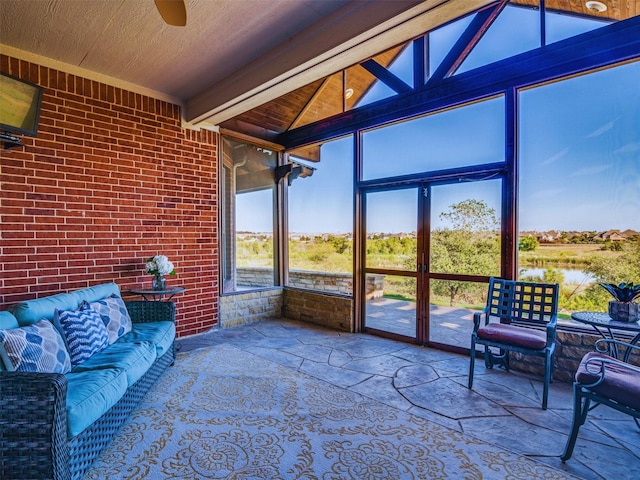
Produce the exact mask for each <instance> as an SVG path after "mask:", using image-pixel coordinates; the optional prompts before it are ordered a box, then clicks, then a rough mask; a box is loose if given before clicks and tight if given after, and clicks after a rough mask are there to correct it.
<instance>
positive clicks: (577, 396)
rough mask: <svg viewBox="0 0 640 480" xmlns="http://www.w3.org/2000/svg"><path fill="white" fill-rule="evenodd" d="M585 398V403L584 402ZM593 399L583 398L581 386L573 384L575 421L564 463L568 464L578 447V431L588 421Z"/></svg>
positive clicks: (564, 455)
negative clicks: (575, 448)
mask: <svg viewBox="0 0 640 480" xmlns="http://www.w3.org/2000/svg"><path fill="white" fill-rule="evenodd" d="M583 398H584V401H583ZM590 403H591V399H590V398H588V397H583V396H582V391H581V389H580V385H579V384H578V383H577V382H574V384H573V421H572V423H571V433H570V434H569V438H568V439H567V444H566V445H565V447H564V453H563V454H562V456H561V457H560V459H561V460H562V462H566V461H567V460H569V459H570V458H571V455H573V448H574V447H575V445H576V439H577V438H578V430H580V427H581V426H582V425H583V424H584V422H585V421H586V419H587V413H589V405H590Z"/></svg>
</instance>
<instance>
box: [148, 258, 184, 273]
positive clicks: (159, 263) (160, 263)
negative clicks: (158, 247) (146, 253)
mask: <svg viewBox="0 0 640 480" xmlns="http://www.w3.org/2000/svg"><path fill="white" fill-rule="evenodd" d="M145 268H146V271H147V273H149V274H151V275H175V274H176V271H175V270H174V268H173V263H171V262H170V261H169V259H168V258H167V257H166V256H165V255H156V256H155V257H151V258H147V264H146V267H145Z"/></svg>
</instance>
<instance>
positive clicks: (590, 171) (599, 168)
mask: <svg viewBox="0 0 640 480" xmlns="http://www.w3.org/2000/svg"><path fill="white" fill-rule="evenodd" d="M610 168H611V165H593V166H590V167H584V168H580V169H578V170H576V171H575V172H573V173H572V174H571V175H569V177H585V176H588V175H597V174H599V173H602V172H604V171H605V170H609V169H610Z"/></svg>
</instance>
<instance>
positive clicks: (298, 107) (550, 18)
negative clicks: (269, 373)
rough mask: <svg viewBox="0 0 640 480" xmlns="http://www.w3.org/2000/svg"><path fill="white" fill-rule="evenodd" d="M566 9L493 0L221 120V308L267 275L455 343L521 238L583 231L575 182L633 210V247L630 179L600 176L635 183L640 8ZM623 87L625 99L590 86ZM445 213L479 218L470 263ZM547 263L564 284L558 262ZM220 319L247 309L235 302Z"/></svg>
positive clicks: (373, 318)
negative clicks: (609, 173)
mask: <svg viewBox="0 0 640 480" xmlns="http://www.w3.org/2000/svg"><path fill="white" fill-rule="evenodd" d="M533 4H535V5H533ZM563 6H564V5H563V4H561V3H558V2H546V3H545V4H543V5H542V7H543V8H540V5H539V4H538V2H496V3H494V4H493V5H490V6H489V7H487V8H484V9H481V10H480V11H478V12H474V13H472V14H469V15H465V16H463V17H462V18H459V19H455V20H454V21H452V22H447V23H446V24H445V25H439V26H437V27H436V28H434V29H432V30H429V31H427V32H424V33H423V34H421V35H419V36H416V37H413V38H411V39H408V40H407V41H406V42H403V43H402V44H399V45H396V46H394V47H392V48H391V49H387V50H385V51H383V52H380V53H379V54H378V55H375V56H373V57H371V58H367V59H365V60H364V61H362V62H360V63H358V64H356V65H352V66H349V67H348V68H345V69H343V70H341V71H339V72H336V73H335V74H333V75H330V76H327V77H324V78H323V79H320V80H318V81H316V82H313V83H311V84H308V85H305V86H304V87H301V88H299V89H297V90H295V91H293V92H291V93H289V94H286V95H284V96H282V97H279V98H277V99H275V100H272V101H271V102H267V103H265V104H263V105H261V106H259V107H256V108H253V109H252V110H250V111H248V112H245V113H243V114H240V115H238V116H236V117H234V118H232V119H229V120H226V121H224V122H222V123H221V124H220V132H221V135H222V138H223V140H222V150H223V157H224V159H225V160H224V162H223V164H222V169H223V170H222V178H223V179H224V181H223V183H222V184H221V185H222V193H223V198H224V199H225V205H224V206H223V209H224V214H223V219H225V220H226V223H225V222H224V221H223V222H222V223H223V234H222V236H223V238H224V241H223V244H222V246H221V253H222V255H223V258H224V260H223V261H222V262H221V278H222V280H223V281H222V282H221V285H222V292H221V293H222V302H223V303H222V305H223V306H224V301H225V298H226V297H227V296H233V295H241V296H243V297H242V298H243V299H246V298H251V294H250V293H247V292H248V291H251V290H259V289H268V288H269V287H279V286H285V289H286V290H287V292H286V295H284V294H283V295H284V301H285V302H287V300H288V299H292V298H295V297H296V295H304V296H309V295H310V293H308V292H304V290H315V292H316V293H317V294H318V295H320V297H319V299H315V300H311V299H309V298H306V300H305V301H306V307H305V309H306V311H303V309H302V308H297V307H294V306H291V305H289V304H288V303H287V304H285V305H284V306H283V311H284V312H286V313H287V315H288V316H291V317H293V318H296V319H307V320H311V319H312V321H315V322H318V323H322V324H328V325H331V326H333V327H336V328H344V329H347V330H351V331H367V332H370V333H376V334H380V335H384V336H389V337H391V338H397V339H401V340H404V341H410V342H415V343H419V344H426V345H431V346H437V347H440V348H445V349H450V350H453V351H460V352H462V351H468V337H469V331H470V328H471V314H472V311H473V310H474V309H477V308H480V307H481V305H482V304H483V303H484V301H485V299H484V298H483V293H484V289H485V288H486V282H487V281H488V279H489V277H491V276H501V277H504V278H513V279H517V278H521V277H522V276H526V275H527V271H526V268H523V267H522V266H521V264H522V263H523V259H524V257H523V256H524V255H525V253H524V251H526V249H523V248H522V247H520V244H521V242H522V241H523V240H524V239H526V238H528V237H529V238H530V237H535V238H541V237H542V236H543V235H544V234H545V233H546V232H549V231H552V230H555V231H556V232H560V231H562V230H567V231H568V230H578V228H577V227H573V226H570V225H569V224H570V223H571V222H569V218H571V217H572V216H575V215H576V213H575V212H577V211H580V209H583V208H584V209H586V208H589V207H587V206H585V205H584V203H583V202H584V194H583V193H581V192H584V191H586V190H592V191H595V190H597V191H598V192H599V195H601V196H602V197H603V198H608V199H609V201H611V202H614V203H616V205H617V206H616V207H613V203H610V204H609V208H616V209H622V210H623V211H624V212H625V213H622V216H626V217H627V218H626V220H623V221H622V222H621V223H620V225H624V227H622V230H625V228H626V234H625V235H624V236H625V239H627V238H628V239H629V241H628V242H626V244H627V248H628V249H629V252H632V251H635V250H633V246H632V245H633V238H635V237H634V236H635V235H637V229H638V225H637V223H638V222H637V220H634V219H633V218H634V216H635V214H634V211H636V210H637V208H638V198H637V196H636V195H635V194H632V197H633V198H630V199H629V200H630V201H629V203H628V204H627V205H626V206H622V205H620V203H619V201H618V200H615V199H616V197H618V198H619V193H616V192H617V191H618V189H619V188H620V185H619V184H616V182H614V181H610V180H609V179H608V177H606V178H603V177H602V176H599V175H598V174H596V171H606V170H609V169H611V170H614V169H615V170H618V172H619V175H621V176H624V177H626V180H623V181H622V182H623V184H624V185H625V186H624V187H623V188H625V189H626V190H625V191H627V192H629V191H635V190H637V188H636V187H637V185H638V177H637V161H638V152H637V151H636V150H635V147H633V145H636V144H637V135H636V134H635V133H633V132H634V131H635V130H636V129H637V119H635V117H634V115H633V114H632V113H631V111H629V115H627V114H625V113H623V111H624V110H625V107H622V109H621V105H622V104H624V103H625V101H626V99H628V92H629V91H630V90H631V89H633V87H632V83H633V80H632V79H633V78H634V77H635V76H636V75H637V72H638V62H637V58H638V54H637V45H635V44H636V43H637V39H633V37H634V36H635V35H634V34H633V33H631V31H632V28H633V27H631V28H630V29H629V30H626V28H625V27H624V25H629V26H631V25H632V24H634V22H635V21H636V20H637V18H632V17H634V15H631V16H628V14H629V13H630V12H627V14H626V16H625V18H618V19H614V18H611V17H609V18H604V17H605V16H606V15H607V13H606V12H607V11H608V10H605V11H604V12H596V11H594V10H589V9H587V7H586V6H584V5H581V4H580V5H578V6H579V7H580V8H579V9H576V6H575V5H573V6H572V9H569V10H568V9H567V8H566V6H565V8H564V9H563V8H561V7H563ZM578 10H579V11H578ZM609 15H613V12H610V13H609ZM617 20H628V21H626V22H625V21H617ZM618 28H621V29H622V30H617V29H618ZM516 30H517V31H516ZM625 30H626V31H627V32H629V34H630V36H629V37H628V38H629V40H630V43H629V44H628V49H627V47H626V46H624V44H625V43H626V41H625V40H623V37H625V36H626V35H627V34H626V33H624V31H625ZM607 31H609V32H610V34H611V37H610V38H611V41H608V40H607V39H606V38H607V34H606V32H607ZM524 32H527V33H524ZM515 38H519V39H520V38H526V39H523V40H522V41H520V40H519V41H514V39H515ZM614 38H615V40H614ZM632 44H634V45H632ZM623 50H626V52H623ZM569 52H571V53H569ZM558 58H564V59H565V60H564V61H563V62H558V61H557V59H558ZM625 79H626V80H625ZM627 82H630V83H627ZM614 85H615V86H614ZM617 89H619V90H618V91H619V92H620V97H619V98H617V99H613V98H611V99H610V100H605V99H604V98H602V100H600V99H599V98H598V97H599V96H600V95H595V96H594V95H593V92H594V91H599V92H603V91H607V92H611V91H614V90H617ZM602 97H604V95H603V96H602ZM623 99H625V100H623ZM601 102H603V103H601ZM605 103H606V104H607V106H606V107H604V109H601V107H598V106H597V105H598V104H600V105H602V106H604V104H605ZM596 112H599V113H596ZM605 112H608V113H605ZM603 115H604V116H609V115H611V116H609V119H608V120H606V119H605V118H606V117H603ZM585 116H586V117H590V118H591V119H592V122H593V123H591V124H590V125H589V121H585V118H586V117H585ZM569 125H576V130H575V131H570V130H573V129H572V128H569V127H568V126H569ZM614 125H615V127H614ZM605 131H609V132H610V133H613V131H616V132H617V133H616V134H615V138H613V136H612V137H610V139H609V140H610V142H609V143H608V144H607V147H606V149H600V148H598V147H596V146H595V144H596V143H597V142H595V141H590V140H589V139H595V138H596V137H599V136H601V135H602V134H604V132H605ZM234 136H235V137H234ZM257 138H262V140H266V141H268V142H270V143H264V142H262V143H260V142H257V141H256V139H257ZM242 139H244V144H245V147H246V148H248V149H250V150H253V152H252V153H253V155H254V157H255V158H254V159H253V160H251V159H250V158H249V156H248V155H247V152H246V151H244V150H243V149H239V148H238V147H239V146H238V141H241V142H242ZM251 139H253V141H251ZM541 139H544V140H543V141H542V140H541ZM585 139H586V140H585ZM588 144H590V145H591V147H588V146H587V145H588ZM265 145H266V147H265ZM590 148H591V149H592V150H591V151H588V149H590ZM273 151H282V152H283V154H282V155H281V156H280V160H279V163H278V160H276V159H275V158H273V157H272V154H273ZM225 152H226V153H225ZM234 152H237V154H236V153H234ZM234 155H235V156H234ZM283 166H285V167H286V166H289V170H288V171H287V170H286V169H284V170H283ZM300 166H302V167H303V168H305V169H306V171H305V172H306V173H305V175H298V174H297V172H298V171H299V170H300ZM622 171H626V172H629V173H630V175H629V176H626V174H622V173H621V172H622ZM289 172H291V173H289ZM583 172H584V173H583ZM575 176H584V177H586V176H592V179H591V180H588V179H586V178H584V179H582V178H581V179H579V180H578V181H574V180H572V178H574V177H575ZM249 178H252V179H253V181H250V180H249ZM274 178H275V179H276V182H275V183H274V182H273V179H274ZM572 183H573V187H568V185H569V184H572ZM234 184H235V188H234ZM627 187H628V189H627ZM634 189H635V190H634ZM560 192H562V193H560ZM473 208H475V210H472V209H473ZM464 209H466V210H464ZM234 212H235V213H234ZM456 212H457V213H456ZM252 216H255V217H258V218H260V219H261V221H260V222H256V223H254V224H253V225H252V224H251V222H250V221H249V219H250V218H251V217H252ZM463 217H464V218H466V219H467V220H468V222H467V223H466V225H465V221H464V218H463ZM551 217H556V218H557V222H556V221H555V220H551ZM233 219H235V221H237V222H238V224H237V225H236V224H235V223H234V220H233ZM472 219H475V220H476V221H477V222H479V223H478V225H471V222H472ZM447 221H449V222H453V225H454V227H453V230H455V229H456V228H458V227H456V226H455V225H458V226H460V225H463V226H465V228H462V229H461V230H462V231H465V232H472V231H475V230H476V229H479V230H478V231H476V234H479V236H478V240H477V242H476V243H475V245H474V246H470V245H468V247H469V248H471V249H472V250H473V252H474V255H475V261H467V262H465V261H464V260H462V259H461V257H453V253H452V251H451V250H453V249H454V245H453V243H452V242H453V240H452V239H451V238H450V237H449V238H447V233H446V232H447V230H449V229H451V225H452V223H449V226H447ZM455 222H457V224H456V223H455ZM483 222H488V223H485V224H483ZM554 222H556V223H555V224H554V226H552V225H551V224H552V223H554ZM583 224H584V228H581V230H595V229H596V227H594V226H589V227H587V226H586V223H583ZM482 225H484V226H482ZM534 225H535V227H534ZM610 228H615V227H613V226H612V227H610ZM607 229H609V228H607ZM449 233H450V232H449ZM594 233H595V232H594ZM558 234H559V233H558ZM234 237H235V241H233V238H234ZM489 244H491V245H492V247H488V250H490V251H491V253H488V250H487V249H485V247H487V245H489ZM318 245H324V246H325V247H326V248H325V250H324V251H322V250H321V249H320V248H319V247H318ZM519 247H520V248H519ZM394 248H395V250H394ZM385 249H386V250H385ZM448 249H449V250H448ZM381 250H384V251H385V252H386V255H382V254H381ZM523 250H524V251H523ZM394 254H395V255H394ZM628 255H629V256H631V255H634V254H632V253H629V254H628ZM622 258H627V257H622ZM621 261H625V260H622V259H621ZM538 270H544V269H538ZM314 272H315V274H314ZM537 274H538V275H539V277H537V278H540V279H542V277H543V274H544V276H545V277H546V279H547V280H553V279H554V277H553V275H554V271H553V269H547V271H546V272H542V273H541V272H537ZM570 274H571V272H569V275H570ZM625 274H627V275H631V276H632V277H633V276H634V275H637V272H635V271H634V270H632V269H629V270H627V272H625ZM560 275H562V273H560ZM344 277H346V278H347V280H346V281H344ZM534 278H535V277H534ZM328 279H329V280H328ZM351 279H352V282H351V281H350V280H351ZM590 280H591V283H592V284H593V278H591V279H590ZM601 280H602V281H604V280H605V279H604V278H601ZM610 281H614V280H613V279H610ZM573 282H574V281H573V280H572V279H569V281H568V282H567V285H566V290H568V292H567V293H565V295H564V297H566V298H564V300H562V301H561V311H562V312H563V314H562V320H561V323H562V324H563V328H564V329H565V330H567V331H576V330H580V326H579V325H576V324H575V322H572V321H571V320H570V318H569V314H570V312H571V310H572V309H574V310H576V309H580V307H579V306H578V305H580V304H579V303H576V301H575V297H579V296H580V293H577V292H582V294H583V295H586V296H587V297H589V295H593V293H592V292H593V290H594V287H593V286H592V287H591V291H589V292H587V293H586V294H585V293H584V292H585V290H588V288H585V284H584V279H580V280H578V281H577V282H576V283H573ZM561 283H562V280H561ZM587 283H588V282H587ZM596 295H597V294H596ZM321 298H324V299H325V301H326V300H327V298H331V301H332V302H336V303H339V302H340V301H342V302H343V303H344V310H346V311H351V312H352V314H351V316H350V318H349V319H347V320H345V321H341V322H336V321H335V316H336V312H335V311H331V313H327V310H326V309H325V308H324V306H323V302H322V300H321ZM572 298H573V299H574V300H572ZM257 301H258V303H259V302H261V301H262V302H264V299H262V300H260V299H258V300H257ZM474 305H475V306H474ZM582 305H586V304H582ZM340 312H342V310H340ZM269 314H271V312H269ZM221 318H222V323H223V324H224V323H225V321H228V322H229V323H233V322H235V321H236V318H235V317H234V316H233V315H230V316H229V317H225V315H224V309H223V312H221ZM570 375H571V373H570V372H568V371H567V372H564V376H565V378H566V379H569V378H570ZM561 376H562V374H561Z"/></svg>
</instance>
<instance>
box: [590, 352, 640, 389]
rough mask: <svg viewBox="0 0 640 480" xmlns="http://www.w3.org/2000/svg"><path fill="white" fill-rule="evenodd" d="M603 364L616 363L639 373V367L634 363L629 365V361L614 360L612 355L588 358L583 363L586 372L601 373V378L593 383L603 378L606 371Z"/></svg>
mask: <svg viewBox="0 0 640 480" xmlns="http://www.w3.org/2000/svg"><path fill="white" fill-rule="evenodd" d="M605 365H616V366H617V367H621V368H624V369H627V370H630V371H632V372H636V373H638V374H640V367H636V366H635V365H631V364H630V363H626V362H623V361H621V360H616V359H615V358H612V357H607V358H602V357H600V358H598V357H595V358H590V359H589V360H587V362H586V363H585V364H584V367H585V369H586V370H587V372H588V373H590V374H592V375H602V378H601V379H600V380H599V381H598V382H597V383H596V384H595V385H597V384H599V383H601V382H602V381H603V380H604V376H605V375H606V371H607V369H606V367H605ZM591 386H593V385H591Z"/></svg>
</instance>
